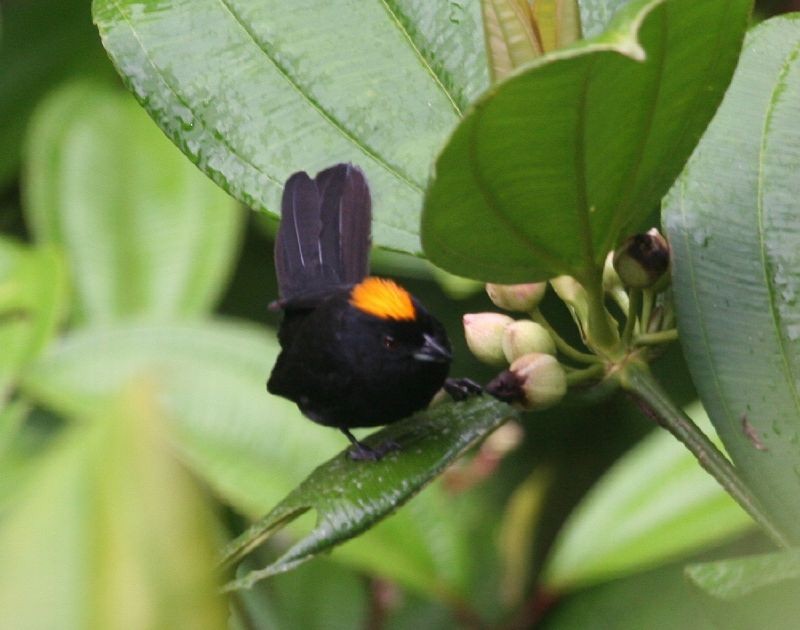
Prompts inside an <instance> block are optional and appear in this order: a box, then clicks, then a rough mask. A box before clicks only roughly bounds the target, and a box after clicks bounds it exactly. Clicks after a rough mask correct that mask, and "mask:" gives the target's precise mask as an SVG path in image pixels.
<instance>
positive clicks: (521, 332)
mask: <svg viewBox="0 0 800 630" xmlns="http://www.w3.org/2000/svg"><path fill="white" fill-rule="evenodd" d="M531 352H541V353H544V354H555V353H556V344H555V342H554V341H553V338H552V337H551V336H550V333H549V332H547V329H546V328H545V327H544V326H542V325H541V324H537V323H536V322H532V321H530V320H528V319H522V320H519V321H516V322H513V323H511V324H509V325H508V326H506V327H505V329H504V330H503V354H504V355H505V357H506V359H507V360H508V362H509V363H513V362H514V361H516V360H517V359H518V358H519V357H521V356H522V355H523V354H530V353H531Z"/></svg>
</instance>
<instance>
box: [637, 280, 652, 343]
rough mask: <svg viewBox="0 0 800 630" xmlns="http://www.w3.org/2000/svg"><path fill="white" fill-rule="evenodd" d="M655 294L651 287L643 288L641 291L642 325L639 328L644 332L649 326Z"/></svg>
mask: <svg viewBox="0 0 800 630" xmlns="http://www.w3.org/2000/svg"><path fill="white" fill-rule="evenodd" d="M655 297H656V294H655V293H653V290H652V289H644V290H643V291H642V326H641V328H640V329H639V330H641V331H642V332H643V333H646V332H647V331H648V330H649V328H650V317H651V315H652V314H653V303H654V302H655Z"/></svg>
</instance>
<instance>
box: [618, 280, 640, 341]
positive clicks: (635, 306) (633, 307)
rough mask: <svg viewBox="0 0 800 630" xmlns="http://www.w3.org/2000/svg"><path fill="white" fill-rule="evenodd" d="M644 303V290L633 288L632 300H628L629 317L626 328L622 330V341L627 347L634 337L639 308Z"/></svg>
mask: <svg viewBox="0 0 800 630" xmlns="http://www.w3.org/2000/svg"><path fill="white" fill-rule="evenodd" d="M641 305H642V292H641V290H639V289H632V290H631V294H630V301H629V302H628V319H626V320H625V329H624V330H623V331H622V343H623V345H624V346H625V347H626V348H627V347H628V346H629V345H630V343H631V338H632V337H633V329H634V327H635V326H636V319H637V318H638V317H639V308H640V307H641Z"/></svg>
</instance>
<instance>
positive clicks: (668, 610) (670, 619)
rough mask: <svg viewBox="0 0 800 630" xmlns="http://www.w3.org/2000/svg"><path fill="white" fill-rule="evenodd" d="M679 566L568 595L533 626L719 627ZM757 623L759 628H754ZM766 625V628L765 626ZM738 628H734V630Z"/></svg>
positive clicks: (570, 629)
mask: <svg viewBox="0 0 800 630" xmlns="http://www.w3.org/2000/svg"><path fill="white" fill-rule="evenodd" d="M681 569H682V567H680V566H668V567H659V568H658V569H655V570H653V571H649V572H646V573H637V574H636V575H631V576H628V577H625V578H622V579H620V580H613V581H611V582H606V583H603V584H598V585H597V586H593V587H590V588H587V589H584V590H580V591H577V592H575V593H570V594H569V595H567V596H566V597H564V598H563V599H561V600H559V601H558V602H557V603H556V604H555V606H554V607H553V609H552V610H550V611H549V612H548V613H547V614H546V616H545V618H544V620H543V622H542V623H541V624H537V626H536V627H537V628H542V629H543V630H587V629H588V628H592V629H594V628H597V629H598V630H600V629H602V630H644V629H646V630H676V629H677V628H686V629H691V630H719V629H720V628H725V629H726V630H728V629H729V628H730V626H729V625H721V626H717V625H715V624H713V623H712V622H711V621H710V620H709V619H708V618H707V616H706V615H705V614H704V613H705V610H704V606H703V605H702V603H701V602H699V601H697V598H695V597H692V595H693V594H694V593H693V592H692V588H691V586H690V585H689V584H687V583H686V579H685V578H684V577H683V575H682V571H681ZM756 627H758V626H756ZM764 627H769V626H764ZM737 630H738V629H737Z"/></svg>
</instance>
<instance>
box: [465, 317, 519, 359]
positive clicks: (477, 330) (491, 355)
mask: <svg viewBox="0 0 800 630" xmlns="http://www.w3.org/2000/svg"><path fill="white" fill-rule="evenodd" d="M463 322H464V337H466V340H467V346H469V349H470V350H471V351H472V354H474V355H475V356H476V357H477V358H478V359H479V360H480V361H483V362H484V363H488V364H489V365H505V364H506V358H505V355H504V354H503V329H504V328H505V327H506V326H508V325H509V324H511V323H513V322H514V320H513V319H511V318H510V317H508V315H501V314H500V313H467V314H466V315H464V318H463Z"/></svg>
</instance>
